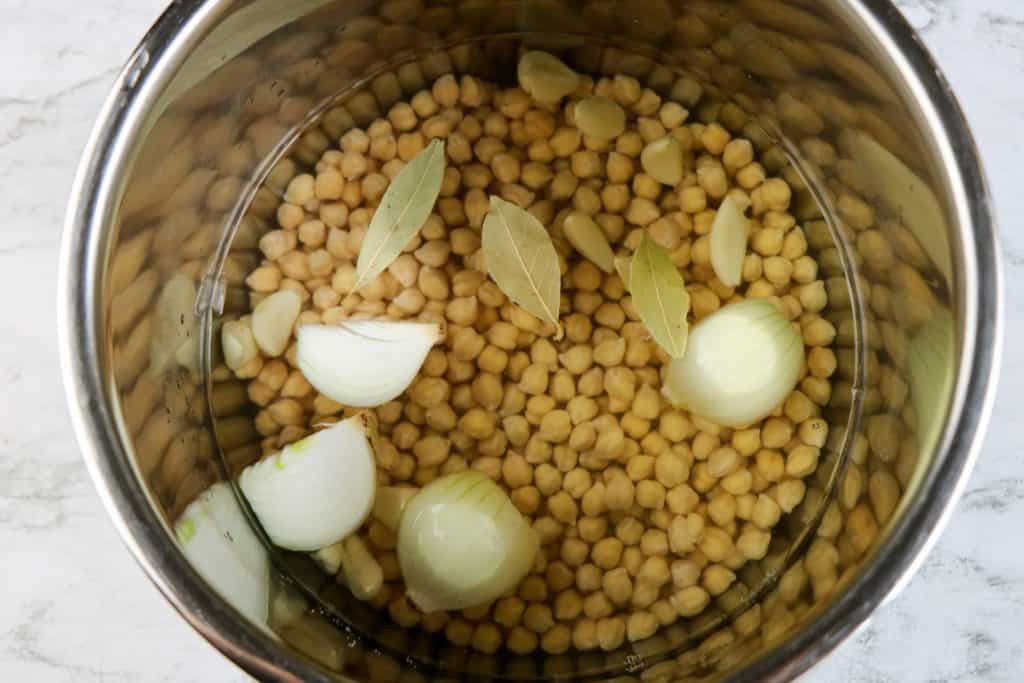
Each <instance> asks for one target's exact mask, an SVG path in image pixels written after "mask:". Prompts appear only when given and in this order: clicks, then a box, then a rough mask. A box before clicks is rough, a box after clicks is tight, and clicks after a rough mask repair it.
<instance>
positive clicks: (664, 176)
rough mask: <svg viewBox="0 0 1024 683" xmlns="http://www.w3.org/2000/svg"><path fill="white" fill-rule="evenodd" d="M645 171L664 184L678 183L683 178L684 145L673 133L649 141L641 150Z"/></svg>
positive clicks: (641, 162)
mask: <svg viewBox="0 0 1024 683" xmlns="http://www.w3.org/2000/svg"><path fill="white" fill-rule="evenodd" d="M640 166H641V167H642V168H643V169H644V173H646V174H647V175H649V176H651V177H652V178H654V179H655V180H657V181H658V182H659V183H661V184H663V185H677V184H678V183H679V182H681V181H682V179H683V146H682V145H680V144H679V140H676V139H675V138H674V137H672V136H671V135H666V136H665V137H663V138H661V139H660V140H655V141H654V142H650V143H648V144H647V145H646V146H645V147H644V149H643V151H642V152H640Z"/></svg>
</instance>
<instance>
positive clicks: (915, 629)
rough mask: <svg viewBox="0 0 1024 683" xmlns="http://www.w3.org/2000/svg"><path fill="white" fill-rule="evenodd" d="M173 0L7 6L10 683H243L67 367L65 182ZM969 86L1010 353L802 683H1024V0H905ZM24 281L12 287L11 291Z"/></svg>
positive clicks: (0, 462) (4, 661)
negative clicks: (858, 613)
mask: <svg viewBox="0 0 1024 683" xmlns="http://www.w3.org/2000/svg"><path fill="white" fill-rule="evenodd" d="M163 4H164V0H90V2H79V1H77V0H49V1H47V2H30V1H29V0H0V16H2V17H3V29H2V32H0V36H2V40H0V63H2V64H4V69H3V70H2V72H0V207H2V211H0V216H2V217H3V220H4V222H3V229H0V292H4V293H5V294H4V295H3V301H4V303H5V307H4V315H3V316H0V383H2V386H3V391H2V392H0V549H2V550H0V574H2V576H3V579H4V580H3V581H0V680H4V681H35V682H39V683H50V682H56V681H75V682H80V681H139V682H142V683H151V682H156V681H241V680H245V677H244V676H243V675H242V674H241V673H240V672H239V671H238V670H237V669H236V668H235V667H234V666H233V665H231V664H230V663H229V662H228V661H227V660H225V659H224V658H222V657H221V656H220V655H219V654H218V653H217V652H216V651H214V650H213V649H212V648H211V647H210V646H209V645H207V644H205V643H204V642H203V641H202V639H201V638H200V637H199V636H198V635H196V634H195V633H194V632H193V631H192V630H191V629H190V628H189V627H187V626H186V625H185V623H184V622H183V621H181V620H180V619H179V618H178V617H177V615H176V614H175V613H174V612H173V611H172V610H171V609H170V607H169V606H168V605H167V604H166V603H165V602H164V601H163V599H162V598H161V597H160V596H159V595H158V593H157V591H156V589H155V588H153V587H152V586H151V585H150V584H149V583H148V581H147V580H146V579H145V577H144V576H143V574H142V572H141V570H140V569H139V568H138V567H137V566H136V565H135V564H134V563H133V562H132V561H131V560H130V559H129V556H128V553H127V551H126V550H125V549H124V548H123V546H122V545H121V543H120V542H119V540H118V538H117V535H116V533H115V531H114V529H113V526H112V525H111V524H110V522H109V521H108V520H107V518H106V515H105V514H104V512H103V510H102V508H101V506H100V504H99V500H98V499H97V497H96V495H95V494H94V492H93V489H92V486H91V485H90V483H89V482H88V480H87V477H86V473H85V470H84V467H83V465H82V463H81V461H80V459H79V456H78V452H77V449H76V447H75V444H74V440H73V437H72V434H71V429H70V426H69V425H68V419H67V413H66V410H65V408H64V398H63V394H62V390H61V387H60V377H59V371H58V368H57V367H56V363H55V357H56V342H55V330H54V318H55V315H54V300H55V286H54V280H55V268H56V258H55V257H56V253H57V245H58V242H59V237H60V229H61V221H62V214H63V210H64V204H65V201H66V197H67V192H68V190H69V187H70V183H71V178H72V175H73V172H74V167H75V164H76V163H77V159H78V156H79V154H80V152H81V148H82V146H83V144H84V141H85V139H86V137H87V134H88V131H89V128H90V126H91V125H92V122H93V119H94V117H95V116H96V113H97V111H98V109H99V107H100V104H101V102H102V99H103V97H104V96H105V95H106V92H107V89H108V87H109V85H110V82H111V79H112V77H113V75H114V74H115V73H116V72H117V69H118V68H119V66H120V64H121V63H122V62H123V60H124V59H125V57H126V56H127V55H128V53H129V51H130V50H131V48H132V46H133V44H134V43H135V42H136V40H137V38H138V37H139V36H140V35H141V34H142V32H143V31H144V30H145V28H146V27H147V26H148V25H149V23H150V22H151V21H152V20H153V19H154V18H155V17H156V16H157V15H158V13H159V11H160V9H161V6H162V5H163ZM897 4H898V5H899V7H900V9H901V10H902V11H903V12H904V13H905V14H906V16H907V17H908V19H909V20H910V21H911V23H912V24H913V25H914V26H915V27H916V28H917V29H918V30H919V31H920V32H921V34H922V36H923V38H924V40H925V42H926V43H927V44H928V46H929V48H930V49H931V50H932V51H933V52H934V54H935V55H936V57H937V59H938V62H939V63H940V65H941V66H942V67H943V69H944V70H945V72H946V74H947V76H948V78H949V80H950V81H951V82H952V84H953V86H954V88H955V89H956V91H957V92H958V94H959V96H960V98H961V102H962V104H963V107H964V109H965V111H966V113H967V116H968V118H969V119H970V121H971V123H972V125H973V127H974V131H975V133H976V136H977V139H978V143H979V145H980V147H981V150H982V153H983V156H984V158H985V161H986V164H987V168H988V173H989V178H990V181H991V183H992V187H993V191H994V194H995V199H996V207H997V211H998V215H999V217H1000V219H1001V221H1002V226H1003V242H1004V250H1005V252H1006V253H1005V259H1006V263H1007V282H1006V285H1007V294H1008V297H1007V300H1008V305H1007V311H1006V312H1007V339H1008V342H1009V343H1008V344H1007V355H1006V358H1005V362H1004V371H1003V377H1002V384H1001V386H1000V396H1001V400H1000V401H999V402H998V403H997V406H996V411H995V418H994V422H993V426H992V429H991V432H990V435H989V437H988V440H987V442H986V446H985V449H984V453H983V455H982V458H981V461H980V462H979V465H978V468H977V470H976V472H975V475H974V477H973V478H972V480H971V482H970V484H969V486H968V490H967V494H966V496H965V497H964V500H963V502H962V504H961V505H960V507H959V509H958V511H957V513H956V515H955V516H954V518H953V520H952V523H951V524H950V526H949V528H948V530H947V531H946V533H945V534H944V535H943V537H942V539H941V541H940V542H939V544H938V546H937V547H936V549H935V551H934V552H933V553H932V554H931V556H930V557H929V558H928V560H927V561H926V563H925V565H924V567H923V568H922V570H921V572H920V573H919V574H918V575H917V577H916V578H915V579H914V580H913V582H912V583H911V584H910V585H909V587H908V588H907V589H906V590H905V591H904V592H903V593H902V594H901V595H900V596H899V597H898V598H897V599H896V600H894V601H893V602H892V603H891V604H890V605H888V606H887V607H886V608H885V609H883V610H882V611H881V612H879V613H878V614H877V615H876V616H875V617H874V619H873V620H872V622H871V623H870V625H869V626H868V627H867V628H865V629H864V630H862V631H861V632H860V633H859V634H858V635H857V636H855V637H854V638H852V639H850V640H849V641H848V642H846V643H844V644H843V645H842V646H841V647H839V648H838V649H837V650H836V652H835V653H834V654H833V655H832V656H831V657H829V658H828V659H827V660H826V661H824V662H822V663H821V664H820V665H819V666H818V667H817V668H815V669H814V670H813V671H812V672H811V673H810V674H808V675H806V676H805V677H804V679H803V680H804V681H806V682H808V683H810V682H813V683H819V682H821V683H825V682H833V681H856V682H863V683H889V682H904V681H909V682H916V681H936V682H939V681H965V682H972V681H986V682H988V681H1020V680H1024V628H1022V623H1024V622H1022V618H1021V615H1022V614H1024V547H1022V546H1021V543H1020V539H1021V537H1022V536H1021V524H1022V520H1024V462H1022V460H1021V457H1020V454H1021V453H1024V432H1022V431H1019V428H1020V427H1021V418H1020V416H1019V414H1020V409H1019V405H1017V403H1019V401H1020V400H1021V397H1022V396H1024V353H1022V352H1021V351H1020V350H1019V345H1017V344H1015V343H1014V340H1017V339H1021V338H1024V329H1022V328H1024V299H1022V297H1021V294H1024V232H1021V231H1019V230H1016V229H1015V228H1016V225H1017V222H1018V221H1017V219H1018V217H1019V216H1022V215H1024V193H1022V192H1021V191H1020V188H1019V186H1018V183H1019V182H1020V180H1019V178H1020V167H1021V160H1022V159H1024V135H1022V134H1021V130H1022V129H1024V2H1021V0H899V1H898V2H897ZM13 292H16V293H17V294H16V295H13V296H12V295H11V293H13Z"/></svg>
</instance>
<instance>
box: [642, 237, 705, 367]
mask: <svg viewBox="0 0 1024 683" xmlns="http://www.w3.org/2000/svg"><path fill="white" fill-rule="evenodd" d="M629 280H630V282H629V291H630V294H632V296H633V308H635V309H636V312H637V314H638V315H639V316H640V320H641V321H643V323H644V325H645V326H646V327H647V329H648V330H650V332H651V336H652V337H654V341H656V342H658V345H659V346H661V348H663V349H665V351H666V352H667V353H668V354H669V355H670V356H672V357H673V358H680V357H682V355H683V353H684V352H685V351H686V339H687V336H688V333H689V324H688V323H687V321H686V314H687V312H688V311H689V310H690V295H689V293H688V292H687V291H686V286H685V284H684V283H683V276H682V275H680V274H679V269H678V268H676V264H674V263H672V257H671V256H669V253H668V251H666V250H665V249H664V248H663V247H660V246H658V244H657V243H655V241H654V240H652V239H651V237H650V236H649V235H648V234H646V233H644V237H643V240H642V241H641V242H640V246H639V248H637V250H636V252H635V253H634V254H633V261H632V263H631V264H630V272H629Z"/></svg>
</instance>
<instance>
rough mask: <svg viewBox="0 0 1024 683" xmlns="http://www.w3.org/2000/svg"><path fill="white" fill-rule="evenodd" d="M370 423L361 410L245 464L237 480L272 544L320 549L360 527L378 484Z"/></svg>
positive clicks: (310, 549)
mask: <svg viewBox="0 0 1024 683" xmlns="http://www.w3.org/2000/svg"><path fill="white" fill-rule="evenodd" d="M374 427H375V425H374V424H373V416H372V415H371V414H370V413H361V414H359V415H356V416H354V417H350V418H348V419H347V420H343V421H341V422H339V423H337V424H335V425H332V426H331V427H329V428H327V429H324V430H321V431H319V432H317V433H316V434H313V435H312V436H307V437H306V438H305V439H302V440H301V441H297V442H295V443H293V444H291V445H290V446H285V447H284V449H282V451H281V452H280V453H278V454H277V455H274V456H271V457H269V458H265V459H263V460H261V461H259V462H258V463H256V464H254V465H250V466H249V467H247V468H245V470H244V471H243V472H242V476H241V477H239V478H238V485H239V486H240V487H241V489H242V492H243V493H244V494H245V497H246V499H247V500H248V501H249V505H251V506H252V509H253V512H255V513H256V517H257V518H258V519H259V520H260V524H262V525H263V529H264V530H265V531H266V532H267V535H268V536H270V540H271V541H273V542H274V544H275V545H278V546H280V547H282V548H287V549H289V550H305V551H313V550H319V549H320V548H323V547H325V546H329V545H331V544H333V543H337V542H338V541H340V540H341V539H343V538H345V537H346V536H348V535H349V534H350V533H352V532H353V531H355V530H356V529H357V528H359V525H360V524H362V523H363V520H365V519H366V518H367V516H368V515H369V514H370V509H371V508H372V507H373V497H374V494H375V492H376V488H377V468H376V464H375V461H374V457H373V450H372V449H371V447H370V438H369V437H370V436H371V434H372V431H373V429H374Z"/></svg>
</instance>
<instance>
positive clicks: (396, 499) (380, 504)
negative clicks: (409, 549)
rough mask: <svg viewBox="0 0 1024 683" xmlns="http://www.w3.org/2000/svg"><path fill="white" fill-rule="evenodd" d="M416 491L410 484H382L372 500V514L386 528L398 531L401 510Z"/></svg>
mask: <svg viewBox="0 0 1024 683" xmlns="http://www.w3.org/2000/svg"><path fill="white" fill-rule="evenodd" d="M417 493H419V489H416V488H413V487H411V486H382V487H381V488H380V489H378V490H377V499H376V500H375V501H374V502H373V516H374V517H375V518H377V520H378V521H379V522H380V523H381V524H383V525H384V526H386V527H387V528H389V529H391V530H392V531H398V523H399V522H400V521H401V519H402V512H403V511H404V510H405V506H406V505H408V504H409V501H410V500H412V499H413V496H415V495H416V494H417Z"/></svg>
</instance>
